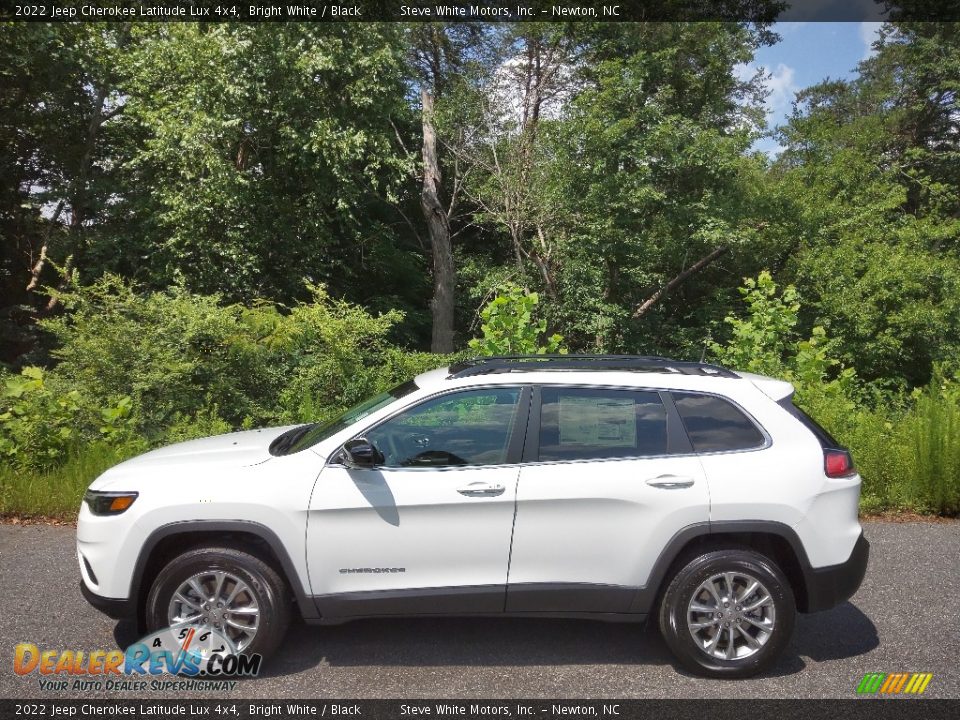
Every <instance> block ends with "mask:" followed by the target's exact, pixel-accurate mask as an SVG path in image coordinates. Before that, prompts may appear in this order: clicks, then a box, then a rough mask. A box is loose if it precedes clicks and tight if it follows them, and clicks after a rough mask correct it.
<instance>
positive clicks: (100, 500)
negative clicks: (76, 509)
mask: <svg viewBox="0 0 960 720" xmlns="http://www.w3.org/2000/svg"><path fill="white" fill-rule="evenodd" d="M138 494H139V493H135V492H98V491H97V490H87V492H86V494H85V495H84V496H83V501H84V502H85V503H86V504H87V507H89V508H90V512H92V513H93V514H94V515H119V514H120V513H122V512H123V511H124V510H126V509H127V508H129V507H130V506H131V505H133V501H134V500H136V499H137V495H138Z"/></svg>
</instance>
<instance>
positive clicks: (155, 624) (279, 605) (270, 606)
mask: <svg viewBox="0 0 960 720" xmlns="http://www.w3.org/2000/svg"><path fill="white" fill-rule="evenodd" d="M216 570H223V571H226V572H228V573H231V574H233V575H235V576H236V577H238V578H240V579H241V580H243V581H244V582H245V583H246V584H247V586H248V587H249V588H250V589H251V590H252V592H253V593H254V594H255V595H256V599H257V605H258V607H259V608H260V619H259V625H258V629H257V632H256V634H255V635H254V637H253V640H252V642H250V644H249V645H248V646H247V647H246V648H244V650H243V652H244V654H248V653H249V654H253V653H259V654H261V655H263V656H264V658H266V657H267V656H269V655H271V654H272V653H273V652H274V651H275V650H276V649H277V648H278V647H279V646H280V643H281V642H283V638H284V635H286V632H287V627H288V626H289V624H290V604H291V603H290V593H289V591H288V590H287V585H286V583H285V582H284V581H283V579H282V578H281V577H280V576H279V575H278V574H277V572H276V571H275V570H274V569H273V568H271V567H270V566H269V565H267V564H266V563H265V562H263V561H262V560H260V559H259V558H257V557H254V556H253V555H250V554H249V553H246V552H243V551H242V550H237V549H235V548H229V547H206V548H196V549H194V550H189V551H187V552H185V553H183V554H182V555H179V556H177V557H176V558H174V559H173V560H171V561H170V562H169V563H167V565H166V566H165V567H164V568H163V570H161V571H160V573H159V574H158V575H157V577H156V579H155V580H154V581H153V585H152V586H151V587H150V593H149V594H148V595H147V603H146V612H145V615H146V621H147V628H148V630H149V631H150V632H155V631H157V630H161V629H163V628H165V627H167V626H168V619H167V608H168V607H169V604H170V599H171V598H172V597H173V593H174V592H176V590H177V589H178V588H179V587H180V586H181V585H182V584H183V583H184V582H186V581H187V579H188V578H190V577H191V576H193V575H195V574H197V573H200V572H208V571H216Z"/></svg>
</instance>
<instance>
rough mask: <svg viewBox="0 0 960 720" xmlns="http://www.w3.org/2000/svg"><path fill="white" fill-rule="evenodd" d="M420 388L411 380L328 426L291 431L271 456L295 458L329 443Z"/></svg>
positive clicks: (278, 441) (275, 443) (275, 445)
mask: <svg viewBox="0 0 960 720" xmlns="http://www.w3.org/2000/svg"><path fill="white" fill-rule="evenodd" d="M417 389H418V388H417V384H416V383H415V382H414V381H413V380H408V381H407V382H405V383H403V384H402V385H397V386H396V387H395V388H393V389H392V390H388V391H387V392H383V393H380V394H379V395H374V396H373V397H372V398H370V399H368V400H364V401H363V402H362V403H360V404H359V405H354V406H353V407H352V408H350V409H349V410H347V411H346V412H344V413H343V414H342V415H340V416H338V417H335V418H334V419H333V420H329V421H327V422H325V423H310V424H309V425H300V426H299V427H295V428H293V429H292V430H287V431H286V432H285V433H283V434H282V435H280V436H279V437H277V438H276V439H275V440H274V441H273V442H272V443H270V454H271V455H292V454H293V453H297V452H300V451H301V450H306V449H307V448H310V447H313V446H314V445H316V444H317V443H319V442H322V441H323V440H326V439H327V438H328V437H331V436H332V435H336V434H337V433H338V432H340V431H341V430H343V429H345V428H347V427H349V426H350V425H353V424H354V423H355V422H357V421H358V420H362V419H363V418H365V417H366V416H367V415H370V414H371V413H375V412H376V411H377V410H380V409H381V408H385V407H386V406H387V405H390V404H391V403H393V402H396V401H397V400H399V399H400V398H402V397H404V396H406V395H409V394H410V393H412V392H413V391H414V390H417Z"/></svg>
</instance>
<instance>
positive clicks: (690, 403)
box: [673, 393, 764, 452]
mask: <svg viewBox="0 0 960 720" xmlns="http://www.w3.org/2000/svg"><path fill="white" fill-rule="evenodd" d="M673 400H674V402H675V403H676V405H677V410H678V411H679V413H680V417H681V418H683V424H684V426H685V427H686V429H687V435H688V436H689V437H690V442H691V443H692V444H693V449H694V450H696V451H697V452H715V451H718V450H747V449H750V448H756V447H760V446H761V445H763V443H764V438H763V434H762V433H761V432H760V431H759V430H758V429H757V426H756V425H754V424H753V422H752V421H751V420H750V419H749V418H748V417H747V416H746V415H744V414H743V413H742V412H740V410H738V409H737V408H736V407H735V406H734V405H733V403H730V402H727V401H726V400H724V399H723V398H718V397H714V396H712V395H697V394H694V393H674V394H673Z"/></svg>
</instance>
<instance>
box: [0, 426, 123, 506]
mask: <svg viewBox="0 0 960 720" xmlns="http://www.w3.org/2000/svg"><path fill="white" fill-rule="evenodd" d="M141 451H142V448H141V447H129V446H125V445H121V446H119V447H117V446H114V445H110V444H107V443H96V444H92V445H87V446H85V447H82V448H76V449H74V450H72V451H70V453H69V455H68V457H67V460H66V462H64V463H63V464H62V465H59V466H57V467H55V468H53V469H51V470H45V471H40V470H28V469H19V468H16V467H10V466H6V467H0V515H8V514H9V515H18V516H22V517H60V518H62V517H65V516H71V515H76V513H77V511H78V510H79V508H80V501H81V500H82V498H83V493H84V491H85V490H86V489H87V486H88V485H90V483H91V482H93V481H94V480H95V479H96V478H97V476H98V475H100V474H101V473H102V472H104V471H105V470H107V469H108V468H110V467H112V466H114V465H116V464H117V463H119V462H122V461H124V460H126V459H127V458H129V457H131V456H132V455H135V454H137V453H138V452H141Z"/></svg>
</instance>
